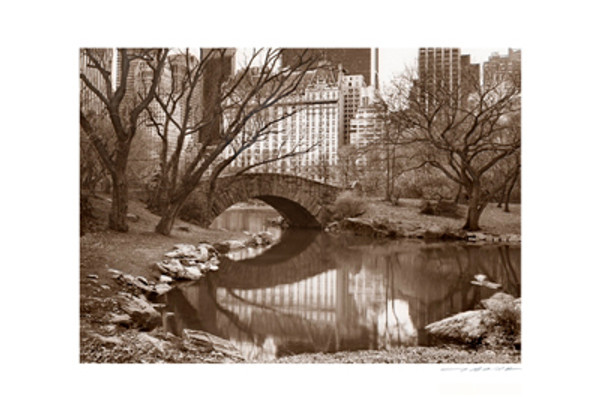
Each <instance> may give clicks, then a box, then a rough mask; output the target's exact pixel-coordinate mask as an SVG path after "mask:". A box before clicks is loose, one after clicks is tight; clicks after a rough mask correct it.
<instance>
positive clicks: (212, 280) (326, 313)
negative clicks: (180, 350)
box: [166, 230, 521, 360]
mask: <svg viewBox="0 0 600 411" xmlns="http://www.w3.org/2000/svg"><path fill="white" fill-rule="evenodd" d="M520 259H521V250H520V247H518V246H517V247H512V246H511V247H509V246H506V245H488V246H474V245H468V244H462V243H460V244H459V243H430V244H427V243H424V242H420V241H408V240H405V241H404V240H403V241H387V242H384V241H373V240H370V239H364V238H359V237H334V236H330V235H328V234H326V233H321V232H316V231H301V230H300V231H289V230H288V231H285V232H284V233H283V235H282V237H281V242H280V243H279V244H276V245H275V246H273V247H272V248H270V249H269V250H267V251H265V252H264V253H262V254H260V255H258V256H257V257H255V258H250V259H246V260H241V261H233V260H228V259H223V261H222V264H221V267H220V269H219V271H218V272H216V273H215V274H214V275H212V276H210V277H208V278H206V279H203V280H201V281H197V282H194V283H187V284H183V285H181V286H179V287H178V288H176V289H174V290H173V291H172V292H170V293H169V294H167V296H166V303H167V310H168V311H172V312H174V313H175V320H174V321H172V322H171V324H170V327H171V331H173V332H176V333H180V332H181V330H182V329H183V328H192V329H200V330H205V331H207V332H209V333H212V334H215V335H218V336H220V337H222V338H226V339H229V340H231V341H232V342H234V343H235V344H236V345H237V346H238V347H239V348H240V349H241V350H242V351H243V352H244V353H245V354H246V355H247V356H248V357H249V358H255V359H259V360H260V359H268V358H272V357H275V356H281V355H286V354H292V353H301V352H335V351H342V350H355V349H381V348H389V347H393V346H398V345H427V344H429V341H428V340H427V336H426V335H425V333H424V331H423V330H424V327H425V325H427V324H429V323H430V322H433V321H437V320H439V319H442V318H444V317H447V316H448V315H451V314H454V313H458V312H461V311H465V310H469V309H472V308H474V307H475V306H476V305H477V303H478V302H479V301H480V300H481V299H482V298H487V297H489V296H491V295H492V294H493V293H494V292H495V291H493V290H488V289H485V288H481V287H478V286H474V285H472V284H471V283H470V281H471V280H472V279H473V275H475V274H478V273H484V274H486V275H487V276H488V277H489V278H490V279H491V280H492V281H494V282H496V283H500V284H502V288H501V291H504V292H507V293H509V294H512V295H514V296H520V283H521V281H520V266H521V261H520Z"/></svg>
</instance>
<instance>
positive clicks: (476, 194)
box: [463, 183, 487, 231]
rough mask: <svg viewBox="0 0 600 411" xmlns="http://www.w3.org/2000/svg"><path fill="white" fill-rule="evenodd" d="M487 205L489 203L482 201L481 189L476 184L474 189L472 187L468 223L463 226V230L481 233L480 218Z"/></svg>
mask: <svg viewBox="0 0 600 411" xmlns="http://www.w3.org/2000/svg"><path fill="white" fill-rule="evenodd" d="M486 205H487V202H484V201H481V187H479V184H477V183H475V184H474V185H473V187H471V190H470V193H469V208H468V211H467V221H466V222H465V225H464V226H463V230H467V231H479V230H480V229H481V228H480V227H479V217H481V213H482V212H483V210H484V208H485V206H486Z"/></svg>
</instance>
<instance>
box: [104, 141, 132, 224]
mask: <svg viewBox="0 0 600 411" xmlns="http://www.w3.org/2000/svg"><path fill="white" fill-rule="evenodd" d="M129 146H130V142H129V141H119V143H118V144H117V152H116V159H115V167H114V172H113V173H111V177H112V183H113V184H112V206H111V209H110V214H109V216H108V228H110V229H111V230H115V231H121V232H127V231H128V230H129V227H128V225H127V209H128V201H129V198H128V197H129V188H128V185H127V159H128V157H129Z"/></svg>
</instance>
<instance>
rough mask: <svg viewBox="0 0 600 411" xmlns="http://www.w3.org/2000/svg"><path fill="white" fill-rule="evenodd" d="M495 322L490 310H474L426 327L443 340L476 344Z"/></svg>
mask: <svg viewBox="0 0 600 411" xmlns="http://www.w3.org/2000/svg"><path fill="white" fill-rule="evenodd" d="M494 323H495V321H494V317H493V315H492V314H491V312H489V311H488V310H474V311H465V312H462V313H459V314H456V315H453V316H451V317H448V318H445V319H443V320H440V321H436V322H434V323H431V324H428V325H427V326H425V329H426V330H427V331H428V332H429V333H430V334H432V335H433V336H435V337H436V338H439V339H441V340H447V341H451V342H458V343H463V344H475V343H479V342H481V341H482V340H483V337H484V336H485V334H486V332H487V331H488V330H489V328H490V327H491V326H493V324H494Z"/></svg>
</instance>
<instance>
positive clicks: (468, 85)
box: [418, 47, 480, 107]
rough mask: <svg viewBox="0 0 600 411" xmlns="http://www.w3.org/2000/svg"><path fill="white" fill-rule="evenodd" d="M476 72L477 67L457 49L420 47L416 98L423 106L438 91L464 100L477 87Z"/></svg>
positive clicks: (478, 79) (478, 69) (477, 76)
mask: <svg viewBox="0 0 600 411" xmlns="http://www.w3.org/2000/svg"><path fill="white" fill-rule="evenodd" d="M479 72H480V67H479V65H478V64H471V57H470V56H469V55H461V54H460V49H459V48H436V47H427V48H420V49H419V56H418V76H419V80H418V85H419V94H420V95H419V96H418V97H419V99H420V101H421V102H422V103H423V104H425V107H429V104H430V102H431V99H432V98H434V96H435V95H436V94H437V93H438V92H441V93H444V94H447V95H452V94H455V95H456V96H457V97H458V96H459V93H460V95H461V96H462V97H466V96H467V95H468V94H469V93H470V92H474V91H476V89H477V88H478V87H479V82H480V75H479ZM461 88H462V89H461Z"/></svg>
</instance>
